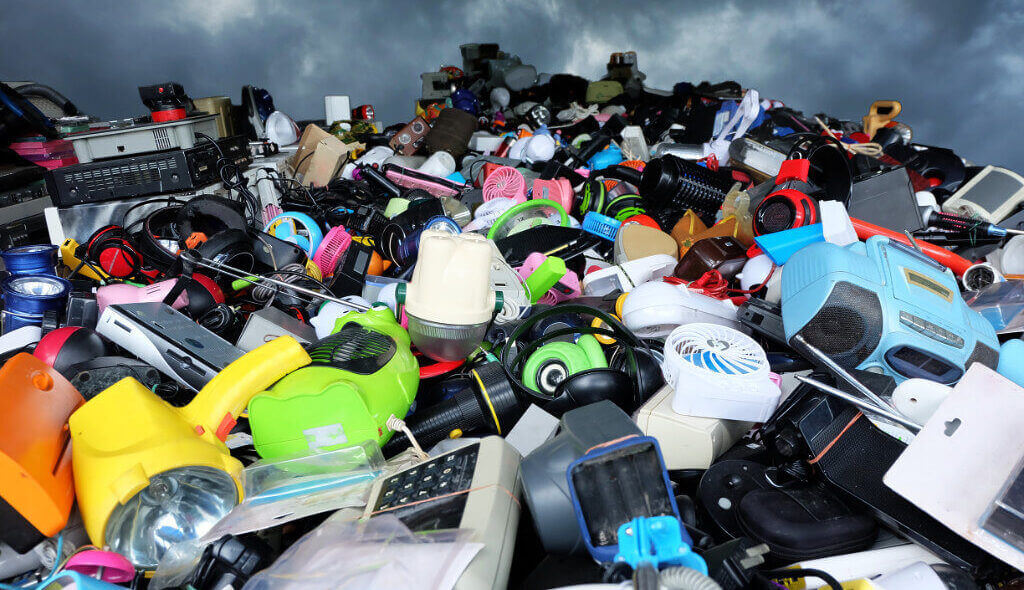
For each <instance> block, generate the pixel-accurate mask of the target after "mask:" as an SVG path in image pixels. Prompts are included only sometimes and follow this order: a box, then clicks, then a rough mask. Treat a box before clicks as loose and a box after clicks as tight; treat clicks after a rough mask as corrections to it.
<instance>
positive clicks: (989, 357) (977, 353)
mask: <svg viewBox="0 0 1024 590" xmlns="http://www.w3.org/2000/svg"><path fill="white" fill-rule="evenodd" d="M973 363H981V364H983V365H985V366H986V367H988V368H990V369H995V368H996V365H997V364H998V363H999V352H998V351H996V350H995V349H994V348H991V347H989V346H986V345H985V344H982V343H981V342H978V343H977V344H975V345H974V350H972V351H971V356H970V358H968V359H967V364H966V365H964V369H970V368H971V364H973Z"/></svg>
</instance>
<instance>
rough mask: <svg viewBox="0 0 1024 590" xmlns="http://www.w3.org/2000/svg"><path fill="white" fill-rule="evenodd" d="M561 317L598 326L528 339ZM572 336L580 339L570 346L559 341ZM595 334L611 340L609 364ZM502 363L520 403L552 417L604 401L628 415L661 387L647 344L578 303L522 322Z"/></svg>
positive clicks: (508, 343)
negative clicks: (589, 319) (588, 319)
mask: <svg viewBox="0 0 1024 590" xmlns="http://www.w3.org/2000/svg"><path fill="white" fill-rule="evenodd" d="M565 314H579V315H581V316H591V317H593V318H595V319H596V320H598V321H599V322H595V323H594V324H590V325H587V324H584V325H583V326H575V327H574V326H571V325H570V326H568V327H566V328H559V329H554V330H546V331H545V333H544V334H543V335H542V336H540V337H537V338H531V337H530V335H531V332H532V331H533V330H534V328H535V327H536V326H537V325H538V324H539V323H541V322H545V321H548V318H550V317H552V316H555V315H562V316H564V315H565ZM573 334H579V337H578V338H577V340H576V341H575V342H566V341H564V340H565V336H571V335H573ZM598 335H601V336H606V337H610V338H614V339H615V341H616V343H615V345H614V346H615V347H616V350H614V351H613V353H612V359H613V362H611V363H609V362H608V360H607V358H606V357H605V353H604V350H603V349H602V348H601V344H600V343H599V342H598V340H597V336H598ZM524 336H526V338H525V339H523V337H524ZM521 339H523V340H522V341H521ZM501 364H502V366H503V367H504V369H505V374H506V376H507V377H508V380H509V382H510V383H511V384H512V387H513V389H514V390H515V391H516V392H517V393H518V394H519V397H520V399H522V400H524V401H526V402H533V403H536V404H537V405H539V406H540V407H541V408H542V409H544V410H545V411H547V412H549V413H551V414H554V415H555V416H561V415H562V414H563V413H565V412H567V411H569V410H571V409H573V408H576V407H579V406H583V405H587V404H590V403H593V402H596V401H600V400H604V399H607V400H611V401H612V402H614V403H615V404H616V405H618V406H619V407H621V408H622V409H623V410H624V411H626V412H632V411H634V410H635V409H636V408H638V407H639V406H640V404H641V403H643V400H644V399H645V398H646V397H649V396H650V395H651V394H653V393H654V391H656V390H657V388H658V387H660V386H661V384H662V383H663V382H664V378H663V376H662V375H661V370H660V368H659V365H658V361H657V359H656V358H655V356H654V353H653V352H652V351H651V348H650V346H649V345H648V344H647V343H646V342H644V341H643V340H640V339H639V338H637V337H636V336H635V335H634V334H633V333H632V332H630V331H629V330H628V329H627V328H626V327H625V326H623V325H622V324H621V323H619V321H618V320H616V319H615V318H614V317H612V316H611V315H609V314H607V313H605V312H603V311H601V310H599V309H596V308H593V307H590V306H586V305H578V304H561V305H558V306H556V307H552V308H551V309H547V310H543V311H541V312H539V313H535V314H534V315H532V316H530V317H529V318H527V319H526V320H525V321H523V322H522V323H521V324H520V325H519V326H518V327H517V328H516V329H515V330H514V331H513V332H512V334H510V335H509V337H508V340H507V341H506V342H505V345H504V346H503V347H502V349H501Z"/></svg>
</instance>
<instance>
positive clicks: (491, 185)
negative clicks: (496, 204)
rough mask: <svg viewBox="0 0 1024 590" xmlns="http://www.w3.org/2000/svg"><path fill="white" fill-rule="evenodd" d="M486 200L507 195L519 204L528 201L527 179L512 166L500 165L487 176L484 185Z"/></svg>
mask: <svg viewBox="0 0 1024 590" xmlns="http://www.w3.org/2000/svg"><path fill="white" fill-rule="evenodd" d="M483 191H484V201H490V200H491V199H495V198H498V197H506V198H509V199H512V200H514V201H515V202H516V203H517V204H518V203H524V202H526V179H525V178H523V174H522V173H521V172H519V171H518V170H516V169H515V168H513V167H511V166H499V167H497V168H495V170H494V172H491V173H490V174H489V175H488V176H487V180H485V181H484V186H483Z"/></svg>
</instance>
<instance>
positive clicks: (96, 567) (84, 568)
mask: <svg viewBox="0 0 1024 590" xmlns="http://www.w3.org/2000/svg"><path fill="white" fill-rule="evenodd" d="M64 569H66V570H71V571H73V572H78V573H80V574H82V575H83V576H89V577H90V578H95V577H96V574H98V573H100V571H102V572H103V573H102V574H101V575H100V578H99V579H100V580H102V581H104V582H111V583H113V584H121V583H124V582H130V581H132V579H133V578H135V568H134V567H133V566H132V562H130V561H128V560H127V559H126V558H125V557H124V556H122V555H121V554H119V553H114V552H113V551H101V550H99V549H90V550H87V551H82V552H79V553H76V554H74V555H72V556H71V558H70V559H68V562H67V564H66V565H65V566H64Z"/></svg>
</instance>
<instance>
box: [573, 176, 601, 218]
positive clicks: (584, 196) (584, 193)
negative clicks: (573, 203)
mask: <svg viewBox="0 0 1024 590" xmlns="http://www.w3.org/2000/svg"><path fill="white" fill-rule="evenodd" d="M607 195H608V190H607V189H606V188H605V186H604V183H603V182H601V181H600V180H597V179H594V178H590V179H587V180H586V181H585V182H584V183H583V187H582V188H581V189H580V197H579V200H578V203H579V213H580V215H585V214H586V213H587V211H595V212H597V213H600V212H602V211H604V201H605V197H607Z"/></svg>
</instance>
